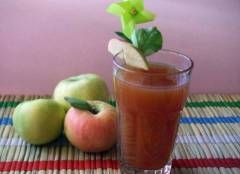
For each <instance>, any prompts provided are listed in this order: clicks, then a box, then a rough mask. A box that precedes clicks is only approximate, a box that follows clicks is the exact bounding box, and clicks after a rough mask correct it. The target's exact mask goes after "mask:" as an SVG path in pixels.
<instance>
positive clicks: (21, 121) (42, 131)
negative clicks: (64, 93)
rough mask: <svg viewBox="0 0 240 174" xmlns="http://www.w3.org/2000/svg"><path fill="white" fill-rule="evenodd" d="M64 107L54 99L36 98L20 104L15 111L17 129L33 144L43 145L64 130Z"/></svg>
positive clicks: (14, 123)
mask: <svg viewBox="0 0 240 174" xmlns="http://www.w3.org/2000/svg"><path fill="white" fill-rule="evenodd" d="M64 117H65V110H64V108H63V107H62V106H61V105H59V104H58V103H57V102H56V101H54V100H52V99H36V100H30V101H26V102H23V103H21V104H19V105H18V106H17V107H16V109H15V110H14V113H13V126H14V128H15V131H16V132H17V133H18V135H20V137H22V138H23V139H24V140H26V141H27V142H29V143H31V144H35V145H42V144H46V143H49V142H51V141H53V140H54V139H56V138H57V137H58V136H59V135H60V134H61V133H62V130H63V124H64Z"/></svg>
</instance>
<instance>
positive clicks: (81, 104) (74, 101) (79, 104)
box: [64, 97, 98, 114]
mask: <svg viewBox="0 0 240 174" xmlns="http://www.w3.org/2000/svg"><path fill="white" fill-rule="evenodd" d="M64 99H65V100H66V101H67V102H68V103H69V104H70V105H71V106H72V107H74V108H76V109H80V110H87V111H89V112H91V113H93V114H97V113H98V110H97V109H96V108H95V107H93V106H92V105H90V104H89V103H88V102H86V101H84V100H80V99H78V98H73V97H64Z"/></svg>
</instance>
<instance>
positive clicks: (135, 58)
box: [108, 39, 148, 70]
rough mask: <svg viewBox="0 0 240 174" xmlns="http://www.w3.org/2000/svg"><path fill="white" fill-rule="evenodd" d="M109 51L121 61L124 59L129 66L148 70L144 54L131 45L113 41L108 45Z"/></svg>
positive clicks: (116, 40)
mask: <svg viewBox="0 0 240 174" xmlns="http://www.w3.org/2000/svg"><path fill="white" fill-rule="evenodd" d="M108 51H109V52H110V53H111V54H112V55H114V56H117V57H118V58H120V59H124V61H125V63H126V64H127V65H129V66H132V67H135V68H139V69H144V70H148V62H147V60H146V59H145V57H143V56H142V54H141V53H140V52H139V51H138V50H137V49H136V48H135V47H133V46H132V45H131V44H130V43H127V42H124V41H120V40H118V39H111V40H110V41H109V43H108Z"/></svg>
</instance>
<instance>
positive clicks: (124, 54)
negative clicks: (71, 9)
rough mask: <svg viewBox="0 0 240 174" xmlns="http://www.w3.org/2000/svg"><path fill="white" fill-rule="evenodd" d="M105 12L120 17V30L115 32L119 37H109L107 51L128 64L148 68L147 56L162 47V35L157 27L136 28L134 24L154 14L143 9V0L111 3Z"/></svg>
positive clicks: (146, 19) (146, 20)
mask: <svg viewBox="0 0 240 174" xmlns="http://www.w3.org/2000/svg"><path fill="white" fill-rule="evenodd" d="M107 12H109V13H112V14H114V15H117V16H119V17H120V19H121V24H122V32H115V33H116V34H117V35H118V36H119V37H120V38H121V40H119V39H111V40H110V41H109V43H108V51H109V52H110V53H111V54H113V55H114V56H117V57H118V58H120V59H124V61H125V63H126V64H127V65H129V66H132V67H135V68H140V69H143V70H148V66H149V64H148V61H147V56H150V55H151V54H153V53H155V52H157V51H159V50H160V49H161V48H162V42H163V40H162V35H161V32H160V31H159V30H158V29H157V27H150V28H140V29H136V28H135V27H136V24H140V23H146V22H150V21H152V20H154V18H155V15H154V14H153V13H151V12H149V11H147V10H145V9H144V3H143V0H125V1H121V2H118V3H113V4H111V5H110V6H109V7H108V8H107Z"/></svg>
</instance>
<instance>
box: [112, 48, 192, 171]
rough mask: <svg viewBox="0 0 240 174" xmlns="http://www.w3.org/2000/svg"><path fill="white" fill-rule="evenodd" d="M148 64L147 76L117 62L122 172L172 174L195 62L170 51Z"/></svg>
mask: <svg viewBox="0 0 240 174" xmlns="http://www.w3.org/2000/svg"><path fill="white" fill-rule="evenodd" d="M147 59H148V62H149V65H150V68H149V70H148V71H144V70H140V69H136V68H133V67H130V66H127V65H126V64H125V62H124V61H123V60H122V59H119V58H118V57H117V56H115V57H114V59H113V80H114V94H115V98H116V104H117V111H118V143H117V148H118V155H119V160H120V168H121V170H122V172H126V173H152V172H154V173H170V170H171V154H172V151H173V147H174V144H175V138H176V135H177V130H178V125H179V119H180V113H181V110H182V109H183V106H184V104H185V102H186V99H187V96H188V88H189V83H190V77H191V71H192V68H193V61H192V60H191V59H190V58H189V57H187V56H185V55H183V54H180V53H178V52H174V51H170V50H161V51H159V52H158V53H156V54H154V55H152V56H150V57H147Z"/></svg>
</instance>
